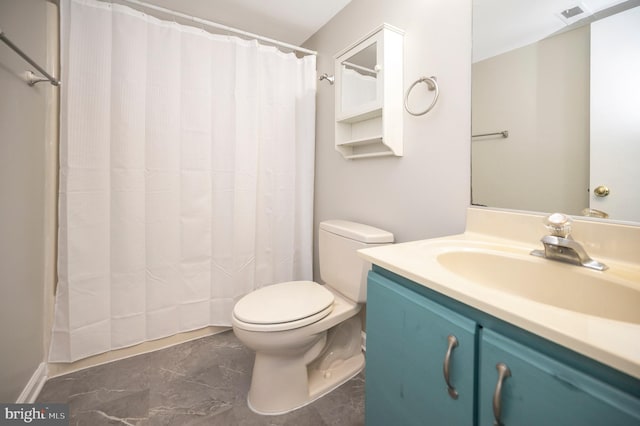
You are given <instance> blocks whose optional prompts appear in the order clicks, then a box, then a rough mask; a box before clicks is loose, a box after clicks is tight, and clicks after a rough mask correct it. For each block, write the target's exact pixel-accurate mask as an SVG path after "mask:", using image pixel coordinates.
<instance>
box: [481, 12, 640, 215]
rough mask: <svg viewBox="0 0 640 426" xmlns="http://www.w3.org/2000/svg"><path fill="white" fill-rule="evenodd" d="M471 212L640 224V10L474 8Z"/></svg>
mask: <svg viewBox="0 0 640 426" xmlns="http://www.w3.org/2000/svg"><path fill="white" fill-rule="evenodd" d="M473 2H474V3H473V66H472V76H473V78H472V138H471V139H472V142H471V152H472V159H471V175H472V182H471V191H472V201H471V202H472V204H474V205H482V206H487V207H497V208H506V209H516V210H528V211H539V212H553V211H561V212H564V213H568V214H572V215H583V216H594V217H603V218H609V219H612V220H616V221H625V222H635V223H636V224H640V0H632V1H616V0H583V1H581V2H580V1H565V0H538V1H530V0H473Z"/></svg>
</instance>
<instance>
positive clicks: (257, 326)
mask: <svg viewBox="0 0 640 426" xmlns="http://www.w3.org/2000/svg"><path fill="white" fill-rule="evenodd" d="M333 302H334V295H333V293H331V292H330V291H329V290H327V289H326V288H325V287H324V286H322V285H320V284H318V283H315V282H313V281H289V282H284V283H280V284H274V285H270V286H267V287H263V288H261V289H258V290H256V291H253V292H251V293H249V294H247V295H246V296H244V297H243V298H242V299H240V300H239V301H238V303H236V305H235V307H234V309H233V320H234V323H235V325H236V326H238V327H240V328H242V329H245V330H249V331H282V330H291V329H294V328H299V327H304V326H305V325H309V324H312V323H314V322H316V321H319V320H321V319H322V318H324V317H326V316H327V315H329V314H330V313H331V311H332V310H333Z"/></svg>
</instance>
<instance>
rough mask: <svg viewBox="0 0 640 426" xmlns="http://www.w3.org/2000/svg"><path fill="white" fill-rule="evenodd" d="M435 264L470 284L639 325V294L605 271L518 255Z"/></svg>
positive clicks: (448, 258)
mask: <svg viewBox="0 0 640 426" xmlns="http://www.w3.org/2000/svg"><path fill="white" fill-rule="evenodd" d="M437 262H438V263H439V264H440V265H441V266H443V267H444V268H445V269H447V270H448V271H449V272H451V273H453V274H455V275H457V276H459V277H461V278H463V279H465V280H468V281H470V282H472V283H473V284H474V285H482V286H486V287H490V288H493V289H496V290H500V291H503V292H506V293H510V294H513V295H516V296H519V297H523V298H526V299H529V300H533V301H535V302H539V303H544V304H547V305H551V306H555V307H558V308H562V309H567V310H571V311H574V312H579V313H582V314H587V315H593V316H598V317H601V318H607V319H611V320H616V321H624V322H628V323H634V324H640V290H639V289H638V288H637V285H636V286H635V287H634V284H633V283H632V282H629V281H627V280H626V279H624V278H622V277H620V276H617V275H615V274H614V273H611V272H610V271H604V272H598V271H592V270H588V269H586V268H581V267H579V266H574V265H568V264H564V263H561V262H556V261H553V260H548V259H540V258H535V257H533V256H528V255H524V254H520V255H514V254H511V253H501V252H497V251H496V252H493V251H480V250H478V251H474V250H460V251H446V252H444V253H440V254H439V255H438V256H437Z"/></svg>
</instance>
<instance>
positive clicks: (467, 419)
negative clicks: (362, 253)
mask: <svg viewBox="0 0 640 426" xmlns="http://www.w3.org/2000/svg"><path fill="white" fill-rule="evenodd" d="M474 333H475V323H474V322H473V321H471V320H469V319H467V318H465V317H463V316H461V315H459V314H457V313H455V312H453V311H450V310H449V309H446V308H443V307H441V306H440V305H438V304H436V303H434V302H431V301H429V300H427V299H426V298H425V297H424V296H421V295H419V294H417V293H415V292H413V291H411V290H409V289H407V288H405V287H402V286H401V285H400V284H398V283H395V282H393V281H391V280H388V279H386V278H384V277H382V276H380V275H378V274H376V273H373V272H372V273H370V275H369V282H368V287H367V352H366V357H367V358H366V359H367V364H366V381H365V384H366V399H365V420H366V424H367V426H376V425H380V426H390V425H394V426H408V425H421V426H423V425H426V424H428V425H433V426H440V425H442V426H456V425H460V426H469V425H472V424H473V400H474V395H473V393H474V387H473V383H474V381H473V376H474V358H475V356H474V354H475V350H474V345H475V335H474ZM449 335H452V336H455V337H456V339H457V341H458V345H457V347H455V348H453V350H452V351H451V356H450V364H449V378H450V383H451V385H452V386H453V387H454V388H455V389H456V390H457V392H458V398H457V399H453V398H452V397H451V396H450V395H449V392H448V387H447V385H446V383H445V380H444V374H443V364H444V360H445V356H446V353H447V350H448V347H449V345H448V336H449Z"/></svg>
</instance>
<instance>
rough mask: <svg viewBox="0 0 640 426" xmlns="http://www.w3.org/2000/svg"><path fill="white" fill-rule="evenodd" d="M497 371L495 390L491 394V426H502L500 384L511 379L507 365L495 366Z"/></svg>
mask: <svg viewBox="0 0 640 426" xmlns="http://www.w3.org/2000/svg"><path fill="white" fill-rule="evenodd" d="M496 370H498V382H497V383H496V390H495V391H494V392H493V417H494V419H495V420H494V421H493V426H504V423H502V418H501V417H502V384H503V383H504V381H505V380H506V379H507V377H511V370H509V367H507V364H505V363H503V362H500V363H498V364H497V365H496Z"/></svg>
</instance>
